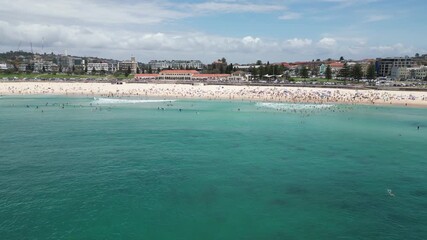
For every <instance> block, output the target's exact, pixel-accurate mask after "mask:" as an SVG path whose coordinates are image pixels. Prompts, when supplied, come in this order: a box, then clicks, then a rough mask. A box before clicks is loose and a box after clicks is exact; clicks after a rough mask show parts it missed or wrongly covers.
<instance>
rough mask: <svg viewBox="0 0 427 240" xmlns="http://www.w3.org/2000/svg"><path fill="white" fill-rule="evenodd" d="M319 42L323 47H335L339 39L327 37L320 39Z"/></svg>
mask: <svg viewBox="0 0 427 240" xmlns="http://www.w3.org/2000/svg"><path fill="white" fill-rule="evenodd" d="M317 44H318V46H319V47H322V48H333V47H335V46H336V45H337V41H336V40H335V39H333V38H328V37H325V38H322V39H320V40H319V42H318V43H317Z"/></svg>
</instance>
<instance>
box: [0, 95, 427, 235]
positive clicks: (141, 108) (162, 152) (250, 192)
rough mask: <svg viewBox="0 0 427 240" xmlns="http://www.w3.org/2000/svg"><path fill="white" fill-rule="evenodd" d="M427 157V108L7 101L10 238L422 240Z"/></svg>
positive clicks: (1, 122)
mask: <svg viewBox="0 0 427 240" xmlns="http://www.w3.org/2000/svg"><path fill="white" fill-rule="evenodd" d="M418 127H419V129H418ZM426 155H427V109H419V108H410V107H396V106H375V105H374V106H363V105H357V106H356V105H338V104H330V105H315V104H288V103H262V102H248V101H234V102H230V101H208V100H180V99H175V100H172V99H166V100H163V99H136V98H129V99H127V98H125V99H106V98H90V97H65V96H2V97H0V238H1V239H5V240H9V239H182V240H184V239H185V240H191V239H233V240H234V239H244V240H251V239H387V240H389V239H420V240H421V239H423V240H424V239H426V238H427V227H426V225H427V167H426V166H427V165H426V164H427V157H426Z"/></svg>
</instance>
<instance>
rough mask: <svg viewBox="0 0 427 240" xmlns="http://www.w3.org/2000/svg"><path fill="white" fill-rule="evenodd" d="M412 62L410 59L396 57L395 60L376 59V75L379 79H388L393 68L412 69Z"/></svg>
mask: <svg viewBox="0 0 427 240" xmlns="http://www.w3.org/2000/svg"><path fill="white" fill-rule="evenodd" d="M413 65H414V61H413V59H412V58H410V57H397V58H377V59H376V63H375V66H376V70H377V75H378V76H380V77H390V76H391V70H392V68H393V67H397V68H400V67H406V68H410V67H413Z"/></svg>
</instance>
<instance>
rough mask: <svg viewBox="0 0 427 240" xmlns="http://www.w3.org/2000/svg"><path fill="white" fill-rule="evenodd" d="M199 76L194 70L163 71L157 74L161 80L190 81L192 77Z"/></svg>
mask: <svg viewBox="0 0 427 240" xmlns="http://www.w3.org/2000/svg"><path fill="white" fill-rule="evenodd" d="M195 74H199V72H198V71H196V70H163V71H161V72H160V73H159V79H161V80H192V78H193V75H195Z"/></svg>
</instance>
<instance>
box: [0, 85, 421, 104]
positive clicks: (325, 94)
mask: <svg viewBox="0 0 427 240" xmlns="http://www.w3.org/2000/svg"><path fill="white" fill-rule="evenodd" d="M0 94H1V95H43V94H48V95H83V96H103V97H117V98H119V97H127V96H137V97H161V98H196V99H211V100H215V99H217V100H220V99H222V100H248V101H274V102H293V103H344V104H378V105H403V106H406V105H407V106H417V107H427V92H409V91H382V90H353V89H332V88H306V87H304V88H303V87H271V86H222V85H196V86H192V85H183V84H133V83H132V84H123V85H115V84H109V83H57V82H2V83H0Z"/></svg>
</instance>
